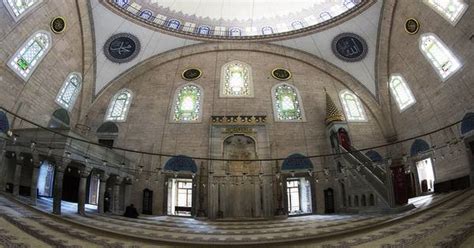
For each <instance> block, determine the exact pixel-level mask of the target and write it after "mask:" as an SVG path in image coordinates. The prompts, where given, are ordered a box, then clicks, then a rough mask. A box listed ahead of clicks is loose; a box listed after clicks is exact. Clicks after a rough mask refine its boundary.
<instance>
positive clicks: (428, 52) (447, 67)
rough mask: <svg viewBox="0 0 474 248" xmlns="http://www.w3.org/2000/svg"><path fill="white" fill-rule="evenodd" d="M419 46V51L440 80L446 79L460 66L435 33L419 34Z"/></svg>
mask: <svg viewBox="0 0 474 248" xmlns="http://www.w3.org/2000/svg"><path fill="white" fill-rule="evenodd" d="M419 46H420V51H421V53H423V55H424V56H425V58H426V59H427V60H428V62H429V63H430V64H431V66H432V67H433V69H434V70H435V71H436V73H438V75H439V77H440V78H441V80H443V81H446V80H447V79H448V78H449V77H451V76H452V75H453V74H454V73H455V72H457V71H458V70H459V69H460V68H461V62H459V60H458V58H457V57H456V56H454V54H453V53H452V52H451V50H449V48H448V47H447V46H446V44H444V42H443V41H442V40H441V39H440V38H439V37H438V36H437V35H435V34H433V33H425V34H422V35H420V40H419Z"/></svg>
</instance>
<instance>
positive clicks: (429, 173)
mask: <svg viewBox="0 0 474 248" xmlns="http://www.w3.org/2000/svg"><path fill="white" fill-rule="evenodd" d="M416 170H417V172H418V181H419V182H420V187H421V192H422V193H427V192H433V191H434V181H435V177H434V170H433V163H432V161H431V158H426V159H423V160H420V161H418V162H416Z"/></svg>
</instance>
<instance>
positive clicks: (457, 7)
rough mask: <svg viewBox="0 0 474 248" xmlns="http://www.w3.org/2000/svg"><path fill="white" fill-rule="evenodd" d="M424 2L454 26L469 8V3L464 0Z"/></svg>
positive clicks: (426, 0)
mask: <svg viewBox="0 0 474 248" xmlns="http://www.w3.org/2000/svg"><path fill="white" fill-rule="evenodd" d="M423 2H424V3H425V4H426V5H428V6H430V7H431V8H432V9H433V10H434V11H436V12H437V13H438V14H439V15H441V16H442V17H443V18H444V19H446V20H447V21H449V22H450V23H451V25H453V26H454V25H456V23H457V22H458V21H459V20H460V19H461V17H462V15H463V14H464V12H466V9H467V4H466V3H464V1H463V0H423Z"/></svg>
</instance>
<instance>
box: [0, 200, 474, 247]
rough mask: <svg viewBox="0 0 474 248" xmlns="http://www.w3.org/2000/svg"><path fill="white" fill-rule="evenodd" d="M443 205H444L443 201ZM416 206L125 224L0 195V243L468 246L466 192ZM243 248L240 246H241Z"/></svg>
mask: <svg viewBox="0 0 474 248" xmlns="http://www.w3.org/2000/svg"><path fill="white" fill-rule="evenodd" d="M448 199H449V200H448ZM413 203H414V204H415V205H416V206H417V208H415V209H413V210H410V211H407V212H404V213H401V214H391V215H380V214H370V215H330V216H329V215H309V216H301V217H292V218H288V219H286V220H269V221H240V222H239V221H226V222H215V221H198V220H194V219H191V218H177V217H167V216H161V217H147V218H140V219H128V218H124V217H121V216H112V215H97V214H95V213H94V212H95V211H96V210H95V209H93V207H92V206H89V207H88V208H87V210H88V211H87V212H88V214H87V216H79V215H77V214H75V211H76V206H75V204H72V203H66V202H64V203H63V215H62V216H61V217H57V216H52V215H50V214H47V213H44V212H43V211H46V212H49V211H50V208H51V207H50V204H51V202H50V201H49V200H45V199H42V200H40V201H39V204H38V207H37V209H39V210H41V211H38V210H35V209H32V208H30V207H27V206H24V205H22V204H20V203H17V202H15V201H12V200H10V199H9V198H8V197H4V196H0V245H3V246H4V247H50V246H59V247H62V246H64V247H66V246H67V247H149V246H155V245H157V246H160V247H173V244H176V245H177V243H182V244H188V245H189V244H200V245H202V247H208V246H207V245H208V244H215V245H230V244H234V245H240V246H243V245H250V244H252V245H258V244H260V246H262V247H269V246H270V244H271V246H279V247H457V246H463V247H474V244H471V243H472V242H473V241H474V239H473V238H472V237H471V236H472V235H473V232H474V208H473V206H474V191H466V192H456V193H451V194H448V195H441V196H436V197H431V196H429V197H424V198H419V199H417V200H416V201H414V202H413ZM246 247H247V246H246Z"/></svg>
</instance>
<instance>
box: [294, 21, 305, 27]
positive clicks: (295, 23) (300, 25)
mask: <svg viewBox="0 0 474 248" xmlns="http://www.w3.org/2000/svg"><path fill="white" fill-rule="evenodd" d="M291 26H292V27H293V29H300V28H303V27H304V26H303V23H302V22H301V21H294V22H292V23H291Z"/></svg>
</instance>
